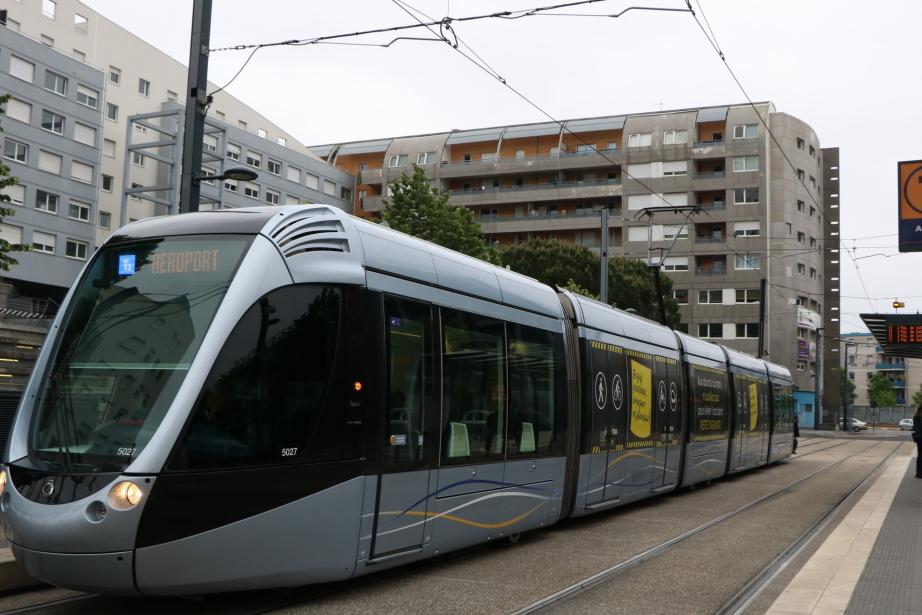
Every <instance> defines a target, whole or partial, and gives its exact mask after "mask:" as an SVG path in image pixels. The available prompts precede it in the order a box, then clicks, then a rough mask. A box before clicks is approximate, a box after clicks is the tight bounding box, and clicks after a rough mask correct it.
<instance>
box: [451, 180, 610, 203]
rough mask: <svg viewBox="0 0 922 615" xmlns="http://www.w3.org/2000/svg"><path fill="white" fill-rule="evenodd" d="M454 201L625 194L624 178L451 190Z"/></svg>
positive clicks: (590, 197)
mask: <svg viewBox="0 0 922 615" xmlns="http://www.w3.org/2000/svg"><path fill="white" fill-rule="evenodd" d="M449 196H450V197H451V203H452V204H453V205H465V206H470V205H492V204H502V203H530V202H535V201H557V200H565V199H569V200H574V199H601V198H607V197H614V196H621V180H620V179H602V180H598V181H579V182H559V183H548V184H527V185H524V186H499V187H496V188H493V187H486V188H481V189H470V190H452V191H450V192H449Z"/></svg>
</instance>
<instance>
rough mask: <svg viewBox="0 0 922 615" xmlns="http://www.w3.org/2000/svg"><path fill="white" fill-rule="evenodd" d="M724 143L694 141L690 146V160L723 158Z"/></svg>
mask: <svg viewBox="0 0 922 615" xmlns="http://www.w3.org/2000/svg"><path fill="white" fill-rule="evenodd" d="M725 146H726V143H725V142H724V141H723V140H722V139H721V140H720V141H695V144H694V145H693V146H692V150H691V154H692V158H715V157H723V156H724V155H725V153H726V149H725Z"/></svg>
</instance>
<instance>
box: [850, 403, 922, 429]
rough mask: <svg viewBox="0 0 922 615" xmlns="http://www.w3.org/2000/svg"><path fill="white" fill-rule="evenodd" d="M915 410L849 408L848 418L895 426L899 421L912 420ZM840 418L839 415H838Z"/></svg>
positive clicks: (868, 407) (866, 407)
mask: <svg viewBox="0 0 922 615" xmlns="http://www.w3.org/2000/svg"><path fill="white" fill-rule="evenodd" d="M914 412H915V409H913V408H911V407H909V406H895V407H887V408H872V407H871V406H849V408H848V416H849V417H852V418H856V419H858V420H861V421H867V422H868V423H889V424H893V425H895V424H897V423H899V422H900V419H906V418H912V415H913V413H914ZM839 416H841V413H839Z"/></svg>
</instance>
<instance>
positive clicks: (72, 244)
mask: <svg viewBox="0 0 922 615" xmlns="http://www.w3.org/2000/svg"><path fill="white" fill-rule="evenodd" d="M86 248H87V244H86V242H85V241H77V240H76V239H68V240H67V241H66V242H65V243H64V255H65V256H67V258H76V259H79V260H82V261H85V260H86Z"/></svg>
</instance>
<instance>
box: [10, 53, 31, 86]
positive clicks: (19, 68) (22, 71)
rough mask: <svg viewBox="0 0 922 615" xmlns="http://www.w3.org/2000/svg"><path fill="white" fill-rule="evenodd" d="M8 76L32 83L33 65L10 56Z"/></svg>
mask: <svg viewBox="0 0 922 615" xmlns="http://www.w3.org/2000/svg"><path fill="white" fill-rule="evenodd" d="M10 75H12V76H13V77H16V78H17V79H22V80H23V81H28V82H29V83H32V82H33V81H34V80H35V65H34V64H32V62H26V61H25V60H23V59H20V58H17V57H16V56H10Z"/></svg>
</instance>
